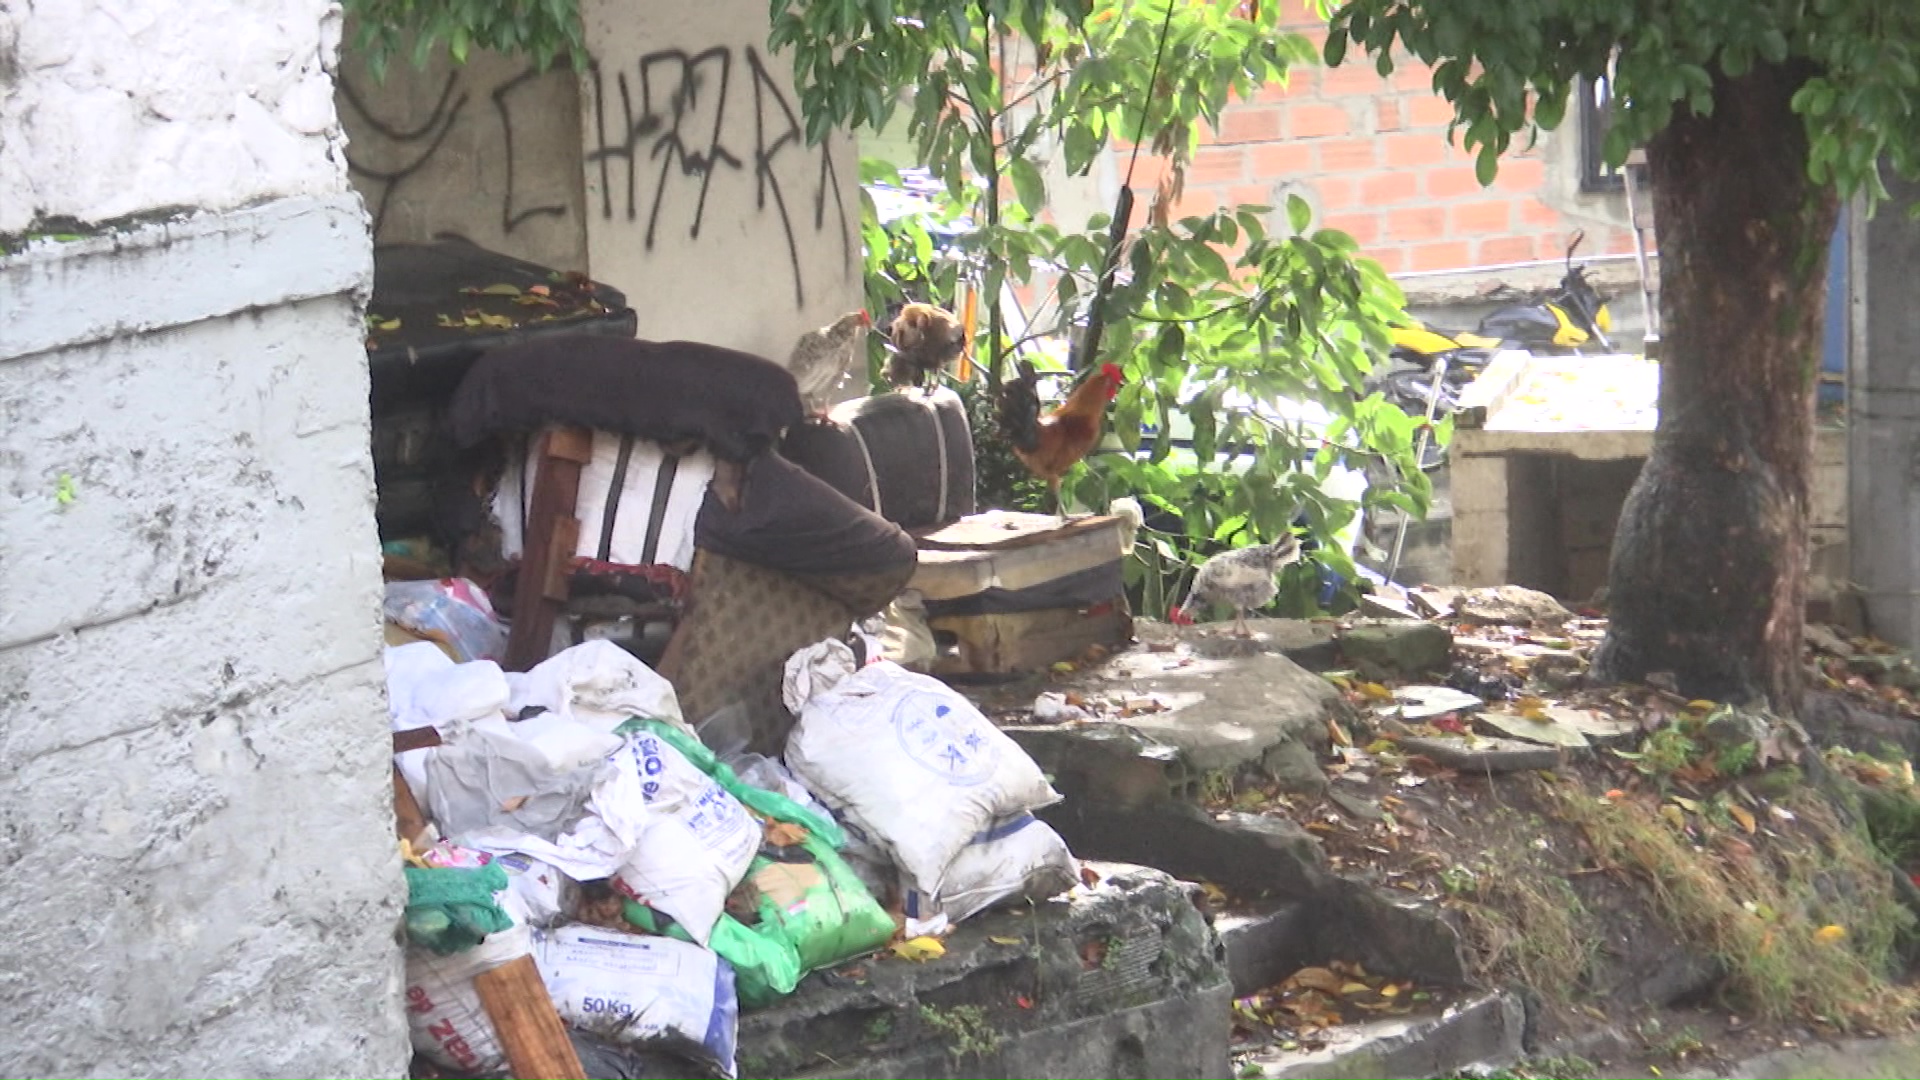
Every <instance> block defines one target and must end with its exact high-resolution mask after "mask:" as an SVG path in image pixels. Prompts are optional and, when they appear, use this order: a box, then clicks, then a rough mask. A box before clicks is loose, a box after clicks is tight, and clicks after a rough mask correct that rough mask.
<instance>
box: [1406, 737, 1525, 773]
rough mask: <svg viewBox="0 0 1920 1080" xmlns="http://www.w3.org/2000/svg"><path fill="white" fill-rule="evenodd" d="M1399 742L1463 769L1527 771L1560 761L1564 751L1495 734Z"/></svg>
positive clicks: (1437, 760)
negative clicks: (1561, 752)
mask: <svg viewBox="0 0 1920 1080" xmlns="http://www.w3.org/2000/svg"><path fill="white" fill-rule="evenodd" d="M1399 742H1400V749H1402V750H1404V751H1406V752H1407V753H1409V754H1424V755H1425V756H1427V757H1429V758H1432V759H1433V760H1434V761H1435V762H1437V763H1439V764H1441V765H1445V766H1446V767H1448V768H1450V769H1459V770H1460V771H1462V772H1476V773H1481V772H1490V773H1510V772H1526V771H1528V770H1529V769H1551V768H1553V767H1555V766H1557V765H1559V764H1560V751H1558V750H1556V749H1554V748H1552V747H1550V746H1540V745H1537V744H1535V743H1526V742H1521V741H1520V740H1518V739H1502V738H1499V737H1497V736H1492V735H1478V736H1475V737H1474V738H1473V739H1472V740H1471V741H1469V740H1468V739H1466V738H1464V737H1462V736H1458V735H1432V736H1428V735H1405V736H1402V737H1401V738H1400V740H1399Z"/></svg>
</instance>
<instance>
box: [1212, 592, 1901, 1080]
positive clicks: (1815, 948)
mask: <svg viewBox="0 0 1920 1080" xmlns="http://www.w3.org/2000/svg"><path fill="white" fill-rule="evenodd" d="M1604 628H1605V626H1604V622H1603V621H1601V620H1599V619H1592V618H1589V619H1572V620H1570V621H1568V622H1566V623H1564V624H1556V625H1554V626H1553V627H1551V628H1549V629H1543V630H1533V629H1529V628H1526V627H1521V626H1473V627H1465V626H1459V625H1456V626H1455V627H1454V630H1455V634H1456V639H1455V640H1456V647H1455V649H1454V651H1453V655H1452V658H1451V661H1450V669H1449V670H1448V671H1446V672H1444V673H1442V672H1429V673H1426V675H1425V677H1423V678H1421V679H1419V680H1396V679H1393V678H1389V677H1383V676H1381V675H1380V673H1378V672H1374V673H1370V674H1372V675H1374V676H1375V679H1377V681H1375V679H1369V678H1367V677H1364V676H1362V675H1361V674H1359V673H1356V672H1353V671H1329V672H1326V673H1325V674H1326V675H1327V677H1329V678H1331V679H1333V680H1334V682H1335V684H1336V685H1337V686H1339V687H1340V688H1341V689H1342V691H1343V692H1344V693H1345V695H1346V697H1347V698H1348V700H1349V702H1350V703H1351V704H1352V706H1353V708H1354V715H1355V719H1353V720H1352V721H1351V722H1349V723H1346V724H1338V723H1336V724H1335V725H1334V730H1332V731H1331V733H1330V735H1331V741H1332V744H1333V745H1332V753H1331V756H1330V757H1329V758H1328V759H1326V760H1324V761H1323V762H1322V766H1323V769H1324V771H1325V772H1326V774H1327V776H1328V780H1329V790H1328V793H1327V794H1326V795H1325V796H1319V795H1303V794H1298V793H1288V792H1285V791H1282V790H1280V789H1279V788H1278V787H1276V786H1275V785H1273V784H1271V783H1267V782H1265V781H1264V779H1263V778H1261V777H1259V776H1258V775H1257V774H1254V775H1242V776H1224V775H1222V776H1211V777H1209V778H1208V780H1207V782H1206V783H1205V784H1204V785H1203V788H1204V794H1203V797H1202V803H1203V805H1205V807H1206V808H1208V809H1210V810H1213V811H1217V812H1224V811H1239V812H1250V813H1257V814H1268V815H1278V816H1283V817H1286V818H1288V819H1291V820H1292V821H1294V822H1295V823H1297V824H1299V825H1300V826H1302V827H1304V828H1305V829H1306V830H1308V831H1309V832H1311V833H1312V834H1313V835H1314V836H1316V837H1317V838H1319V840H1320V842H1321V844H1322V845H1323V847H1324V850H1325V852H1326V854H1327V857H1328V861H1329V864H1330V866H1331V868H1332V869H1334V870H1335V871H1336V872H1338V873H1340V874H1342V875H1344V876H1346V877H1349V878H1354V879H1358V880H1362V881H1365V882H1368V883H1370V884H1373V885H1375V886H1377V887H1380V888H1383V889H1389V890H1400V891H1404V892H1405V893H1407V894H1408V895H1409V896H1417V897H1419V898H1420V899H1422V900H1424V901H1426V902H1428V903H1431V904H1435V905H1438V906H1440V907H1441V908H1442V909H1444V910H1446V911H1447V912H1449V914H1450V919H1451V920H1452V921H1453V922H1454V923H1455V925H1456V926H1458V927H1459V928H1460V929H1461V931H1462V935H1463V938H1464V939H1465V940H1466V941H1467V942H1468V945H1469V950H1470V954H1471V960H1472V963H1473V966H1474V968H1475V971H1476V974H1477V976H1478V979H1479V981H1480V982H1481V983H1482V984H1484V985H1486V986H1489V987H1492V986H1503V987H1509V988H1524V989H1523V990H1522V992H1523V993H1525V994H1526V995H1527V996H1528V998H1529V1000H1530V1002H1531V1003H1532V1004H1533V1005H1534V1006H1535V1007H1534V1008H1533V1009H1532V1010H1531V1011H1532V1015H1533V1016H1534V1017H1535V1022H1534V1030H1533V1032H1532V1036H1533V1037H1532V1038H1531V1039H1530V1040H1529V1044H1530V1045H1531V1046H1535V1047H1537V1048H1538V1049H1537V1052H1536V1054H1535V1056H1534V1057H1533V1058H1532V1059H1530V1060H1529V1061H1527V1062H1524V1063H1522V1064H1521V1065H1519V1066H1516V1067H1515V1068H1514V1069H1513V1070H1511V1072H1509V1073H1507V1074H1506V1075H1512V1076H1515V1077H1547V1076H1552V1077H1581V1076H1609V1077H1616V1076H1617V1077H1671V1076H1676V1075H1683V1074H1687V1075H1707V1076H1712V1075H1724V1074H1725V1071H1726V1070H1729V1069H1731V1068H1732V1067H1733V1065H1734V1063H1736V1062H1739V1061H1742V1060H1745V1059H1749V1058H1752V1057H1754V1056H1756V1055H1758V1054H1762V1053H1766V1052H1770V1051H1775V1050H1779V1049H1791V1048H1794V1047H1798V1046H1806V1045H1812V1044H1814V1043H1817V1042H1821V1041H1824V1040H1829V1039H1834V1038H1839V1037H1842V1036H1846V1035H1875V1034H1887V1033H1892V1032H1895V1031H1906V1030H1911V1028H1912V1025H1913V1021H1914V1018H1915V1016H1916V1015H1920V1012H1917V1011H1916V1008H1915V1003H1916V1002H1920V995H1915V994H1914V993H1913V990H1914V987H1913V971H1912V969H1911V968H1910V967H1909V966H1907V965H1906V964H1905V963H1904V962H1903V961H1902V960H1900V959H1899V958H1901V957H1911V956H1912V955H1913V949H1912V945H1913V940H1914V932H1913V929H1912V925H1911V924H1912V920H1911V917H1910V916H1909V915H1907V914H1906V909H1905V908H1903V907H1901V905H1900V903H1899V898H1898V897H1897V896H1896V895H1895V894H1896V893H1897V891H1898V890H1897V889H1895V888H1893V887H1892V886H1891V885H1889V884H1888V881H1887V879H1889V878H1891V877H1892V875H1891V874H1890V873H1889V869H1888V866H1887V855H1886V853H1885V852H1884V851H1881V852H1876V851H1874V850H1873V848H1872V847H1871V846H1870V845H1869V844H1868V837H1867V831H1868V830H1866V829H1865V828H1864V827H1863V826H1862V824H1861V822H1860V820H1859V816H1858V814H1857V812H1854V811H1850V810H1849V809H1847V808H1846V807H1845V806H1837V805H1835V803H1834V802H1833V800H1832V798H1830V797H1829V795H1827V794H1824V792H1826V791H1827V790H1828V789H1832V790H1840V789H1841V788H1844V787H1846V784H1845V783H1842V784H1839V785H1838V786H1836V785H1834V784H1831V783H1828V784H1815V783H1813V782H1812V781H1810V780H1809V777H1808V775H1807V771H1808V770H1809V769H1811V770H1813V771H1814V772H1817V773H1819V774H1821V775H1822V776H1825V777H1827V778H1828V779H1829V780H1830V779H1831V778H1832V777H1835V776H1839V777H1840V778H1841V779H1842V780H1843V781H1846V782H1850V783H1852V784H1856V785H1858V784H1866V785H1874V786H1876V788H1877V787H1879V786H1885V787H1887V788H1889V789H1897V790H1898V791H1899V792H1900V793H1901V797H1902V798H1913V797H1914V796H1915V795H1916V790H1915V788H1914V784H1913V772H1912V767H1911V766H1910V765H1908V764H1907V763H1906V762H1905V760H1904V759H1903V758H1901V757H1899V756H1898V755H1897V754H1893V753H1891V752H1890V749H1889V748H1887V747H1884V746H1882V747H1878V748H1860V749H1861V752H1857V753H1850V752H1848V751H1847V750H1838V751H1833V750H1828V751H1826V752H1822V751H1821V750H1820V749H1818V748H1815V747H1813V746H1812V745H1811V744H1810V742H1809V741H1808V738H1807V736H1806V733H1805V731H1804V730H1803V729H1801V728H1800V727H1799V726H1798V725H1797V724H1796V723H1793V722H1791V721H1787V720H1781V719H1780V718H1777V717H1770V716H1767V715H1765V714H1755V713H1751V712H1749V711H1745V710H1734V709H1730V708H1727V707H1724V706H1720V705H1718V704H1717V703H1713V702H1702V701H1692V702H1690V701H1687V700H1686V699H1684V698H1681V697H1679V696H1678V695H1676V694H1674V693H1672V692H1671V691H1670V690H1669V689H1665V688H1663V687H1662V686H1660V685H1658V684H1657V680H1656V685H1651V686H1640V687H1632V688H1607V689H1591V688H1587V687H1585V686H1584V685H1583V680H1582V678H1581V672H1582V671H1583V670H1584V662H1585V655H1586V654H1587V652H1588V651H1589V650H1590V648H1591V647H1592V645H1593V644H1595V643H1597V641H1598V640H1599V638H1600V636H1601V635H1602V634H1603V633H1604ZM1835 641H1838V639H1837V638H1835V639H1832V640H1830V641H1828V644H1829V645H1833V647H1834V649H1838V650H1841V651H1849V650H1850V651H1852V652H1857V653H1858V654H1860V656H1864V657H1867V658H1868V659H1870V660H1872V663H1870V664H1866V665H1861V664H1860V663H1859V662H1858V660H1859V657H1854V658H1852V659H1848V660H1846V661H1845V662H1841V661H1840V660H1839V659H1838V658H1837V657H1836V656H1835V655H1834V653H1833V651H1832V650H1819V649H1810V653H1809V660H1808V663H1809V675H1810V681H1812V682H1813V684H1814V685H1815V686H1818V687H1823V688H1825V689H1828V690H1830V691H1833V692H1836V693H1844V694H1850V695H1851V696H1852V697H1853V698H1855V699H1856V700H1857V701H1858V702H1859V703H1860V704H1861V705H1862V706H1864V707H1867V708H1871V709H1873V710H1875V711H1876V713H1877V714H1878V715H1880V716H1882V717H1884V718H1885V719H1888V720H1899V721H1902V722H1909V723H1910V722H1912V717H1913V715H1914V711H1913V708H1912V705H1911V699H1910V698H1909V697H1908V695H1907V693H1906V692H1904V691H1901V690H1898V689H1893V688H1890V687H1888V686H1886V685H1884V684H1883V683H1880V682H1876V681H1874V679H1873V678H1871V677H1862V676H1861V675H1860V674H1858V672H1860V671H1862V670H1864V671H1866V672H1867V673H1868V675H1869V676H1871V675H1872V674H1873V673H1874V672H1882V673H1884V672H1885V671H1889V670H1894V669H1898V668H1899V667H1900V664H1899V663H1892V662H1890V661H1889V656H1890V655H1891V653H1890V651H1889V650H1887V649H1885V648H1882V647H1878V646H1877V645H1876V644H1874V643H1865V642H1854V643H1853V646H1852V647H1849V646H1847V645H1846V643H1844V642H1840V643H1839V644H1837V645H1834V642H1835ZM1902 663H1904V661H1902ZM1407 681H1416V682H1420V683H1433V684H1440V683H1444V684H1445V685H1448V686H1451V687H1454V688H1456V689H1462V690H1466V691H1469V692H1473V693H1476V694H1478V695H1480V696H1481V697H1482V698H1484V699H1487V702H1488V703H1487V705H1486V707H1485V708H1484V709H1477V708H1472V707H1468V708H1463V709H1462V710H1461V711H1459V712H1450V713H1442V714H1439V715H1429V716H1425V717H1424V718H1421V719H1419V720H1409V719H1407V717H1408V716H1412V715H1414V713H1413V711H1409V710H1407V709H1405V708H1404V706H1405V704H1406V701H1405V694H1404V692H1403V691H1404V687H1403V685H1401V684H1402V683H1404V682H1407ZM1489 714H1492V715H1489ZM1516 719H1521V720H1526V721H1529V722H1535V723H1539V724H1541V725H1546V724H1547V723H1549V722H1550V721H1564V722H1565V723H1559V724H1558V725H1557V726H1561V727H1565V726H1566V724H1567V723H1571V724H1572V726H1573V727H1575V728H1576V729H1584V730H1585V731H1586V732H1587V733H1588V734H1589V735H1590V736H1592V737H1590V738H1587V739H1585V740H1584V742H1585V744H1586V745H1583V746H1578V747H1566V748H1563V749H1561V750H1560V751H1559V758H1558V762H1557V764H1556V765H1555V766H1554V767H1552V768H1550V769H1545V770H1534V771H1521V772H1508V773H1500V772H1487V771H1472V770H1463V769H1461V768H1455V767H1449V766H1446V765H1442V764H1439V763H1438V762H1436V761H1435V760H1433V758H1432V757H1429V756H1427V755H1426V754H1423V753H1419V752H1414V751H1410V750H1409V749H1408V748H1407V747H1405V746H1403V745H1402V740H1403V739H1406V738H1414V737H1433V736H1452V737H1454V738H1456V739H1460V740H1464V741H1465V742H1466V743H1467V744H1468V745H1477V744H1479V743H1480V742H1481V741H1482V740H1483V739H1484V738H1485V737H1486V736H1490V735H1499V734H1502V733H1503V731H1502V730H1501V729H1502V728H1505V729H1506V731H1511V730H1513V726H1514V721H1515V720H1516ZM1490 721H1497V722H1498V724H1497V725H1495V724H1493V723H1490ZM1525 726H1526V725H1525V724H1524V723H1523V724H1521V725H1520V727H1521V728H1523V729H1524V728H1525ZM1536 741H1546V742H1551V741H1553V740H1552V739H1546V740H1536ZM1872 752H1877V753H1878V754H1879V756H1878V757H1871V756H1869V754H1870V753H1872ZM1916 805H1920V803H1917V804H1916ZM1856 810H1857V808H1856ZM1916 830H1917V832H1920V826H1916ZM1915 852H1916V853H1920V842H1917V843H1916V848H1915ZM1912 869H1914V867H1911V866H1908V867H1904V868H1903V869H1902V870H1901V873H1902V874H1905V873H1907V872H1909V871H1910V870H1912ZM1203 886H1204V887H1205V889H1206V892H1207V896H1208V900H1209V903H1211V904H1212V905H1213V906H1214V907H1215V909H1216V910H1218V911H1221V912H1232V911H1235V910H1244V909H1247V908H1251V907H1254V906H1257V905H1258V904H1259V902H1260V900H1261V899H1262V898H1260V897H1257V896H1236V895H1233V894H1231V893H1229V892H1228V891H1226V890H1223V889H1221V888H1220V887H1218V886H1217V885H1213V884H1211V883H1203ZM1729 958H1732V959H1731V960H1730V959H1729ZM1455 995H1457V991H1456V992H1452V993H1450V992H1447V991H1443V990H1440V989H1437V988H1423V987H1417V986H1413V985H1411V984H1402V983H1395V982H1394V981H1392V980H1389V979H1383V978H1381V977H1380V976H1378V975H1377V974H1375V973H1370V972H1366V971H1364V970H1361V969H1359V968H1357V967H1355V966H1353V965H1351V964H1347V963H1341V962H1338V961H1336V962H1333V963H1330V964H1328V965H1327V966H1326V967H1325V968H1311V969H1304V970H1303V971H1301V972H1298V973H1296V974H1295V975H1294V976H1293V977H1291V978H1289V979H1288V980H1287V981H1285V982H1283V983H1281V984H1279V985H1278V986H1275V987H1271V988H1268V989H1266V990H1263V991H1261V992H1259V993H1257V994H1253V995H1249V996H1248V997H1247V998H1243V999H1241V1001H1239V1002H1238V1003H1237V1004H1236V1024H1237V1028H1238V1031H1237V1035H1236V1038H1237V1040H1238V1041H1237V1044H1236V1046H1237V1048H1239V1049H1251V1048H1254V1047H1259V1046H1272V1045H1279V1046H1281V1047H1283V1048H1285V1049H1294V1048H1300V1049H1307V1050H1311V1049H1314V1048H1315V1047H1316V1046H1317V1045H1318V1044H1320V1043H1321V1042H1323V1041H1325V1040H1326V1039H1327V1038H1328V1037H1329V1036H1330V1034H1331V1032H1330V1030H1329V1029H1331V1028H1334V1027H1336V1026H1338V1025H1342V1024H1346V1023H1351V1022H1354V1021H1358V1020H1363V1019H1367V1018H1369V1017H1378V1016H1381V1015H1395V1014H1399V1015H1404V1014H1409V1013H1425V1012H1428V1011H1437V1010H1438V1009H1439V1008H1441V1007H1443V1006H1444V1005H1445V1004H1446V1003H1447V1002H1448V1001H1449V1000H1451V999H1452V997H1453V996H1455Z"/></svg>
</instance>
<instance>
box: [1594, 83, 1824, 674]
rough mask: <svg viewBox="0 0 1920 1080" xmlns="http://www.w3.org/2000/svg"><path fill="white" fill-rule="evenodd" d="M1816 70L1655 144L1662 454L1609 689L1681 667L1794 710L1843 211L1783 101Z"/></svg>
mask: <svg viewBox="0 0 1920 1080" xmlns="http://www.w3.org/2000/svg"><path fill="white" fill-rule="evenodd" d="M1813 73H1814V72H1813V71H1812V69H1810V68H1808V67H1805V66H1803V65H1798V64H1783V65H1765V66H1761V67H1757V68H1755V69H1753V70H1752V71H1750V72H1749V73H1748V74H1746V75H1744V76H1742V77H1740V78H1738V79H1727V78H1720V79H1718V80H1716V82H1715V85H1714V110H1713V115H1711V116H1707V117H1701V116H1696V115H1694V114H1693V113H1691V112H1690V111H1687V110H1684V109H1682V110H1680V111H1679V112H1677V113H1676V115H1675V118H1674V120H1673V122H1672V124H1670V125H1669V126H1668V127H1667V129H1666V130H1665V131H1663V132H1662V133H1661V134H1659V135H1658V136H1656V137H1655V138H1654V139H1653V140H1652V141H1651V142H1650V143H1649V144H1648V146H1647V159H1648V167H1649V169H1650V171H1651V173H1652V179H1653V198H1654V213H1655V217H1656V220H1657V221H1658V223H1659V235H1660V315H1661V322H1662V338H1663V341H1662V347H1663V350H1662V352H1663V363H1662V365H1661V377H1660V421H1659V426H1658V429H1657V431H1656V432H1655V435H1654V442H1653V452H1652V454H1651V455H1650V456H1649V457H1648V459H1647V464H1646V467H1645V468H1644V469H1642V470H1641V472H1640V477H1639V479H1638V480H1637V481H1635V483H1634V485H1633V490H1632V492H1631V493H1630V494H1629V495H1628V496H1627V502H1626V506H1625V507H1624V509H1623V510H1622V511H1621V516H1620V528H1619V531H1618V533H1617V534H1616V535H1615V537H1614V544H1613V563H1612V567H1611V570H1610V580H1609V582H1608V588H1607V592H1608V605H1609V609H1610V614H1611V616H1612V622H1611V625H1610V627H1609V629H1608V632H1607V638H1606V641H1605V642H1604V643H1603V644H1602V645H1601V647H1600V650H1599V651H1598V653H1597V654H1596V655H1595V657H1594V664H1593V670H1594V675H1595V676H1596V677H1597V678H1599V679H1601V680H1602V681H1629V680H1638V679H1641V678H1644V677H1645V676H1646V675H1648V674H1650V673H1652V672H1662V671H1664V672H1671V673H1672V674H1673V676H1674V678H1675V680H1676V681H1677V683H1678V686H1679V689H1680V691H1681V692H1682V693H1684V694H1686V695H1688V696H1689V697H1699V698H1709V699H1712V700H1715V701H1728V702H1748V701H1755V700H1765V701H1767V702H1769V703H1771V704H1772V705H1773V706H1774V707H1775V708H1777V709H1782V710H1787V711H1791V710H1793V709H1795V708H1796V705H1797V701H1798V691H1799V687H1800V665H1801V660H1800V657H1801V648H1802V646H1801V637H1800V635H1801V628H1802V624H1803V622H1804V620H1805V617H1806V613H1805V604H1806V583H1807V558H1808V552H1807V502H1808V483H1809V479H1810V475H1811V472H1812V466H1813V404H1814V378H1815V373H1816V372H1817V371H1818V369H1819V356H1818V348H1819V344H1820V327H1821V316H1822V313H1823V312H1824V310H1825V307H1826V295H1825V284H1826V276H1825V268H1826V250H1827V243H1828V240H1829V238H1830V237H1831V236H1832V233H1833V228H1834V223H1835V221H1836V218H1837V214H1838V205H1839V203H1838V199H1837V196H1836V195H1835V194H1834V192H1833V190H1832V188H1831V187H1830V186H1822V185H1815V184H1814V183H1812V182H1811V181H1810V180H1809V179H1808V178H1807V137H1806V130H1805V128H1804V126H1803V122H1802V121H1801V120H1800V118H1799V117H1797V116H1795V115H1794V114H1793V112H1792V111H1791V110H1790V109H1789V107H1788V103H1789V101H1790V99H1791V98H1792V96H1793V92H1794V91H1795V90H1796V89H1798V88H1799V87H1800V86H1801V85H1802V84H1803V83H1804V82H1805V81H1806V80H1807V78H1808V77H1810V76H1811V75H1812V74H1813Z"/></svg>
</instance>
